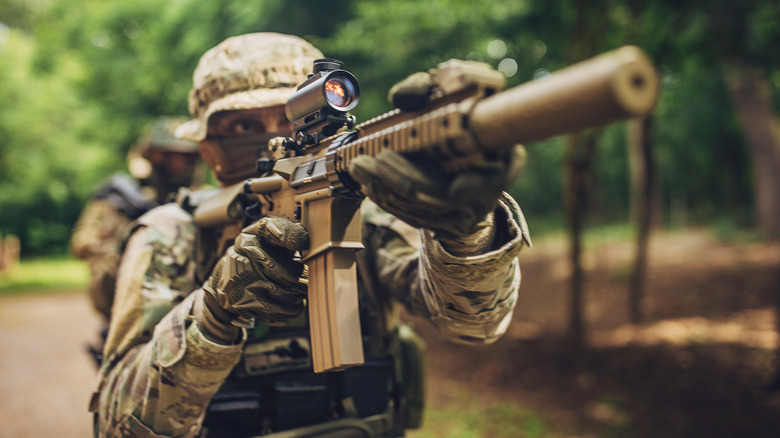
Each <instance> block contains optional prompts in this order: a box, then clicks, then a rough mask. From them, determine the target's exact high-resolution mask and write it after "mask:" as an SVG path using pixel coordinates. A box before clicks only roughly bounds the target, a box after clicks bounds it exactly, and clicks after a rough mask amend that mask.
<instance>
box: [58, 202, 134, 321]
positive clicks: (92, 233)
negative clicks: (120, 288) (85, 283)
mask: <svg viewBox="0 0 780 438" xmlns="http://www.w3.org/2000/svg"><path fill="white" fill-rule="evenodd" d="M129 224H130V219H129V218H128V217H127V216H125V215H123V214H122V213H121V212H119V211H118V210H117V209H116V208H115V207H114V206H113V205H111V204H110V203H109V202H106V201H103V200H100V199H98V200H93V201H91V202H90V203H89V204H87V206H86V207H85V208H84V211H82V213H81V216H79V219H78V221H77V222H76V226H75V227H74V229H73V235H72V236H71V241H70V244H71V251H72V252H73V254H74V255H75V256H76V257H78V258H80V259H81V260H84V261H86V262H87V264H88V266H89V270H90V274H91V281H90V284H89V288H88V290H87V292H88V295H89V298H90V301H91V302H92V305H93V307H94V308H95V310H97V311H98V312H100V313H101V314H103V315H104V316H106V317H109V316H110V313H111V305H112V303H113V299H114V283H115V281H116V273H117V269H118V267H119V247H120V246H121V244H122V242H123V241H124V238H125V233H126V232H127V227H128V225H129Z"/></svg>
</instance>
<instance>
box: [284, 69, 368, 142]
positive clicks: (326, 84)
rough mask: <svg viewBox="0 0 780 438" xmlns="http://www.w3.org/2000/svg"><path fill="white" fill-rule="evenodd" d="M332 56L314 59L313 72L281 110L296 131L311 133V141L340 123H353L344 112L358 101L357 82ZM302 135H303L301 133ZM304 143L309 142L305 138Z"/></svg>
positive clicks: (336, 128) (333, 132)
mask: <svg viewBox="0 0 780 438" xmlns="http://www.w3.org/2000/svg"><path fill="white" fill-rule="evenodd" d="M343 67H344V63H343V62H341V61H339V60H337V59H332V58H325V59H318V60H316V61H314V73H312V74H311V76H309V79H307V80H306V82H304V83H303V84H301V85H300V86H299V87H298V90H297V91H296V92H295V94H293V95H292V96H291V97H290V98H289V99H288V100H287V106H286V107H285V111H286V113H287V118H288V119H289V120H290V122H291V123H292V124H293V129H294V130H295V131H296V133H303V134H306V135H309V136H312V135H313V136H314V137H315V142H318V141H319V140H321V139H323V138H326V137H330V136H331V135H334V134H335V133H336V132H337V131H338V130H339V129H341V128H342V127H343V126H348V127H350V128H351V127H352V126H354V118H353V117H352V116H350V115H348V114H347V112H348V111H350V110H352V109H354V108H355V107H356V106H357V104H358V102H359V101H360V84H358V81H357V78H355V76H354V75H353V74H352V73H350V72H348V71H346V70H343ZM304 137H305V135H304ZM305 143H309V144H310V143H311V139H310V141H307V142H305Z"/></svg>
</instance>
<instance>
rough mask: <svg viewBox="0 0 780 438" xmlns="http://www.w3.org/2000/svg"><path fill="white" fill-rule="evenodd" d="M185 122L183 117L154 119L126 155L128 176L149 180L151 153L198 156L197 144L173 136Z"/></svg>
mask: <svg viewBox="0 0 780 438" xmlns="http://www.w3.org/2000/svg"><path fill="white" fill-rule="evenodd" d="M186 121H187V119H186V118H185V117H170V116H165V117H159V118H158V119H156V120H155V121H154V122H153V123H152V124H151V125H150V126H149V127H148V128H147V130H146V132H144V134H143V135H142V136H141V138H140V139H139V140H138V142H136V144H135V145H134V146H133V147H132V148H131V149H130V151H129V152H128V154H127V164H128V167H129V170H130V174H131V175H133V176H134V177H135V178H137V179H146V178H149V176H151V173H152V165H151V163H150V162H149V158H150V154H151V153H152V152H153V151H162V152H178V153H185V154H199V152H200V151H199V150H198V144H197V143H195V142H193V141H190V140H184V139H181V138H178V137H177V136H176V135H175V132H176V129H177V128H178V127H179V126H181V124H182V123H184V122H186Z"/></svg>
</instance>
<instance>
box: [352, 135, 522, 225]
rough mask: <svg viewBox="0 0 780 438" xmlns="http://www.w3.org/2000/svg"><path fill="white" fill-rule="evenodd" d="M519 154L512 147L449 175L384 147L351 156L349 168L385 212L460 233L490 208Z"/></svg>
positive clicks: (423, 159)
mask: <svg viewBox="0 0 780 438" xmlns="http://www.w3.org/2000/svg"><path fill="white" fill-rule="evenodd" d="M523 158H524V149H523V148H522V146H518V147H515V148H514V149H510V151H509V152H507V153H505V154H503V155H501V156H499V157H495V158H491V159H484V160H482V161H480V162H477V163H474V164H473V165H471V166H470V167H469V168H468V169H466V170H465V171H463V172H458V173H456V174H449V173H447V172H445V171H444V170H443V169H442V165H441V163H439V162H438V161H437V160H434V159H432V158H431V157H429V156H427V155H424V154H423V153H417V154H414V155H410V156H403V155H401V154H399V153H397V152H393V151H389V150H388V151H383V152H382V153H381V154H379V156H377V157H369V156H365V155H364V156H359V157H356V158H354V159H353V160H352V163H351V164H350V168H349V172H350V175H352V178H353V179H354V180H355V181H356V182H358V183H359V184H360V187H361V191H362V192H363V194H365V195H366V196H368V197H369V198H371V200H373V201H374V202H376V204H377V205H379V206H380V207H382V208H383V209H384V210H386V211H387V212H389V213H391V214H393V215H395V216H396V217H398V218H399V219H401V220H403V221H405V222H406V223H408V224H410V225H412V226H414V227H417V228H427V229H429V230H432V231H434V232H436V233H439V234H440V235H442V236H443V237H460V236H466V235H469V234H471V233H473V232H475V231H477V230H478V229H479V228H480V226H481V223H482V222H483V220H484V219H485V217H486V216H487V215H488V213H490V212H492V211H493V210H494V209H495V208H496V206H497V204H498V199H499V197H500V196H501V193H502V192H503V191H504V190H506V189H507V187H508V186H509V185H510V184H511V182H512V181H513V180H514V178H515V177H516V176H517V174H518V173H519V171H520V168H521V166H522V162H523Z"/></svg>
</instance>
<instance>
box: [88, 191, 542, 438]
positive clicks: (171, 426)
mask: <svg viewBox="0 0 780 438" xmlns="http://www.w3.org/2000/svg"><path fill="white" fill-rule="evenodd" d="M362 217H363V220H364V238H363V241H364V245H365V248H366V249H365V251H361V252H359V253H358V254H359V257H358V271H359V277H360V279H361V285H360V289H361V290H360V296H361V300H363V299H364V298H366V297H367V298H368V299H370V300H371V301H372V302H373V303H376V305H377V306H378V307H379V308H380V309H379V313H380V315H378V318H377V319H378V320H379V321H380V322H379V325H380V326H382V327H383V329H384V330H387V331H390V330H393V329H394V327H396V326H397V325H398V324H399V312H400V309H401V307H405V308H406V309H407V310H408V311H409V312H411V313H412V314H414V315H418V316H421V317H424V318H428V319H429V320H430V321H431V322H432V323H433V324H434V325H435V326H436V327H437V328H438V329H439V330H440V332H441V333H443V334H444V335H445V336H446V337H448V338H450V339H452V340H455V341H458V342H466V343H473V344H479V343H488V342H492V341H495V340H496V339H497V338H498V337H500V336H501V335H502V334H503V333H504V332H505V331H506V329H507V326H508V324H509V321H510V320H511V317H512V312H513V309H514V305H515V303H516V300H517V293H518V288H519V284H520V270H519V266H518V262H517V254H518V252H519V251H520V249H521V248H522V247H523V246H525V245H530V240H529V236H528V232H527V228H526V226H525V221H524V219H523V218H522V213H521V212H520V210H519V208H518V207H517V204H516V203H515V201H514V200H513V199H512V198H510V197H509V196H505V197H504V198H502V200H501V201H500V204H499V208H497V210H496V213H495V222H494V227H495V229H496V230H497V231H496V233H497V234H496V240H495V242H496V243H495V244H494V245H493V248H491V249H489V250H487V251H485V252H484V253H480V254H476V255H467V256H461V257H458V256H455V255H453V254H450V253H449V252H448V251H447V250H445V249H444V248H443V246H442V245H441V244H440V242H438V241H437V240H436V239H434V238H433V236H432V235H431V233H430V232H428V231H427V230H417V229H413V228H411V227H409V226H408V225H406V224H404V223H402V222H401V221H399V220H397V219H395V218H394V217H392V216H390V215H389V214H387V213H384V212H383V211H381V210H380V209H379V208H378V207H376V206H375V205H374V204H373V203H371V202H370V201H365V202H364V204H363V207H362ZM195 235H196V229H195V225H194V224H193V222H192V217H191V216H190V215H189V214H188V213H187V212H185V211H184V210H182V209H181V208H179V207H178V206H177V205H175V204H168V205H165V206H162V207H158V208H156V209H154V210H152V211H151V212H149V213H147V214H146V215H145V216H143V217H141V218H140V220H139V221H138V226H137V228H136V230H135V232H134V233H133V234H132V236H131V238H130V240H129V242H128V245H127V249H126V252H125V253H124V255H123V260H122V264H121V267H120V271H119V277H118V281H117V292H116V300H115V303H114V308H113V316H112V319H111V327H110V331H109V336H108V339H107V343H106V347H105V351H104V357H105V359H104V362H103V365H102V368H101V370H100V374H99V378H98V383H97V391H96V392H95V394H94V395H93V398H92V401H91V404H90V410H91V411H93V412H97V420H98V421H97V422H96V425H97V426H96V427H97V429H96V432H97V436H101V437H106V436H112V437H113V436H132V437H141V436H143V437H160V436H176V437H179V436H184V437H194V436H198V434H199V433H200V428H201V423H202V421H203V418H204V415H205V411H206V408H207V406H208V405H209V402H210V401H211V399H212V397H213V396H214V394H215V393H216V392H217V391H218V390H219V389H220V386H221V385H222V384H223V382H224V381H225V379H226V378H227V377H228V375H229V374H230V373H231V370H232V369H233V367H234V366H235V365H236V364H237V363H238V362H239V360H240V358H241V356H242V351H243V348H244V341H245V340H246V337H247V335H246V333H244V336H243V340H242V342H240V343H239V344H237V345H221V344H216V343H214V342H211V341H209V340H208V339H206V338H205V337H204V336H203V334H202V333H201V332H200V330H199V328H198V326H197V324H195V323H194V321H193V320H192V317H191V310H192V307H193V303H194V302H195V300H197V299H200V296H201V294H202V293H203V292H202V290H201V289H199V286H200V285H199V284H196V281H195V279H194V278H195V275H194V271H195V266H194V264H195V263H194V260H193V251H194V245H195V240H196V239H195ZM364 341H366V340H365V339H364ZM366 342H367V341H366ZM370 348H371V347H370V346H369V347H367V350H368V351H370Z"/></svg>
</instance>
